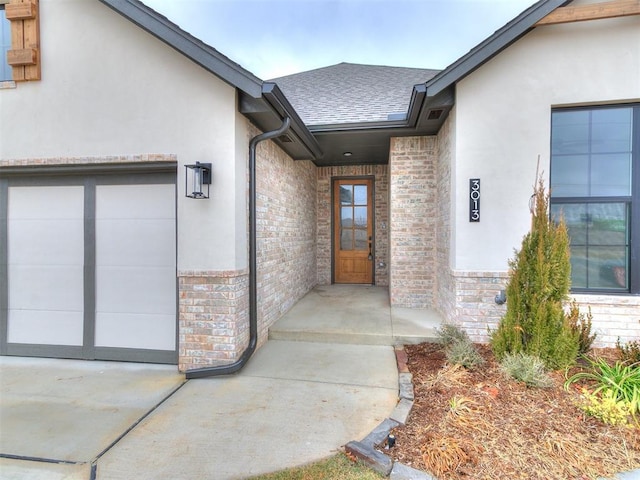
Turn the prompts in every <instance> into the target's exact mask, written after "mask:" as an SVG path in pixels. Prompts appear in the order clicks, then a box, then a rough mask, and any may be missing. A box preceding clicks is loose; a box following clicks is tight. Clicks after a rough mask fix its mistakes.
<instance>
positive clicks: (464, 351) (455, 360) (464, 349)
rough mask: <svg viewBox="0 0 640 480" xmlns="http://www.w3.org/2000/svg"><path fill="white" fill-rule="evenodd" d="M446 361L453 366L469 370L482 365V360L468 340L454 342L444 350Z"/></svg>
mask: <svg viewBox="0 0 640 480" xmlns="http://www.w3.org/2000/svg"><path fill="white" fill-rule="evenodd" d="M445 355H446V357H447V361H448V362H449V363H451V364H454V365H462V366H463V367H465V368H468V369H469V370H473V369H474V368H475V367H477V366H479V365H482V364H483V363H484V361H485V360H484V358H482V355H480V353H479V352H478V349H477V348H476V347H475V345H474V344H473V343H471V341H470V340H469V339H466V340H456V341H454V342H453V343H451V344H450V345H449V346H447V348H446V350H445Z"/></svg>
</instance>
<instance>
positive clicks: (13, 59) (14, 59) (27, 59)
mask: <svg viewBox="0 0 640 480" xmlns="http://www.w3.org/2000/svg"><path fill="white" fill-rule="evenodd" d="M7 63H8V64H9V65H11V66H12V67H19V66H24V65H36V64H37V63H38V51H37V50H36V49H35V48H23V49H21V50H9V51H7Z"/></svg>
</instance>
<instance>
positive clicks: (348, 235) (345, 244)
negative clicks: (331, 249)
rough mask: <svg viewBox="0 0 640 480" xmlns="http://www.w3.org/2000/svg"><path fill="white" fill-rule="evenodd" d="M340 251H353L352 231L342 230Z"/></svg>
mask: <svg viewBox="0 0 640 480" xmlns="http://www.w3.org/2000/svg"><path fill="white" fill-rule="evenodd" d="M340 250H353V230H352V229H350V228H343V229H342V231H341V232H340Z"/></svg>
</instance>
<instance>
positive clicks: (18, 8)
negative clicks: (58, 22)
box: [5, 1, 38, 20]
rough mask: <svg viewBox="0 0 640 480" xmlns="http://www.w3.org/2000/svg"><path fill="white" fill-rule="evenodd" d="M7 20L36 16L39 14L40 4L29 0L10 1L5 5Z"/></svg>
mask: <svg viewBox="0 0 640 480" xmlns="http://www.w3.org/2000/svg"><path fill="white" fill-rule="evenodd" d="M5 14H6V15H7V20H25V19H29V18H36V15H37V14H38V6H37V5H36V4H35V3H33V1H29V2H26V3H10V4H8V5H7V6H6V7H5Z"/></svg>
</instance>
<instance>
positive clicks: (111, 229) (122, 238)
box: [96, 219, 176, 268]
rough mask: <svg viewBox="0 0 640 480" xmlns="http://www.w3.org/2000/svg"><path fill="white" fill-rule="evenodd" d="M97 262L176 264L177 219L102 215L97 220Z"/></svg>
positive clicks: (130, 264)
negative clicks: (110, 217)
mask: <svg viewBox="0 0 640 480" xmlns="http://www.w3.org/2000/svg"><path fill="white" fill-rule="evenodd" d="M96 229H97V232H98V235H97V239H96V264H97V265H98V266H102V265H129V266H133V265H140V266H171V267H172V268H173V267H174V265H175V260H174V258H175V252H176V242H175V220H173V219H150V220H149V219H136V220H134V219H100V220H97V221H96Z"/></svg>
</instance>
